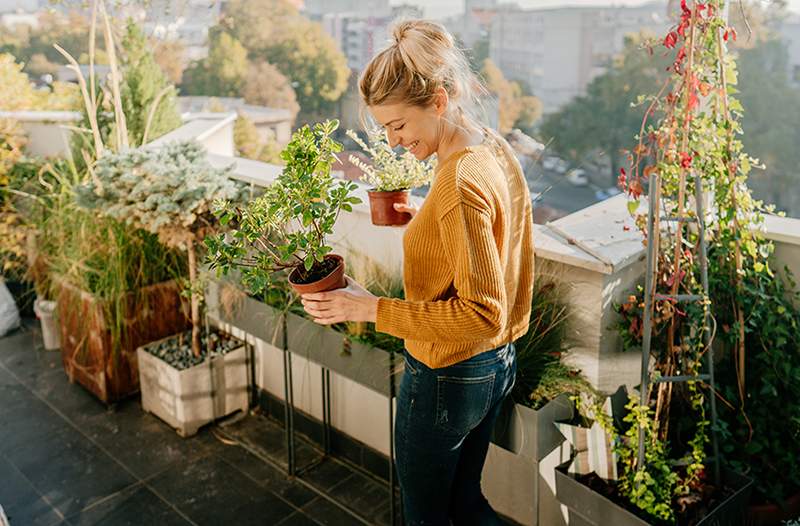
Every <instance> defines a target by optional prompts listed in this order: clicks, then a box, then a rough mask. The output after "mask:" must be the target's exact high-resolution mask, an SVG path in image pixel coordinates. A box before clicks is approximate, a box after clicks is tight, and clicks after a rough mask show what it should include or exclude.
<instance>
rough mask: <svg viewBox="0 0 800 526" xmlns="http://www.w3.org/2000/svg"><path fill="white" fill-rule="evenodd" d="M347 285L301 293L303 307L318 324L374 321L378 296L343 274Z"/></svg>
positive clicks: (376, 313)
mask: <svg viewBox="0 0 800 526" xmlns="http://www.w3.org/2000/svg"><path fill="white" fill-rule="evenodd" d="M345 278H346V279H347V286H346V287H345V288H343V289H338V290H332V291H329V292H314V293H311V294H303V295H302V296H300V297H301V300H302V303H303V308H304V309H305V310H306V312H307V313H308V314H310V315H311V316H312V317H313V318H314V322H316V323H319V324H320V325H332V324H334V323H341V322H345V321H369V322H373V323H374V322H375V320H376V319H377V315H378V296H375V295H374V294H372V293H370V292H369V291H368V290H367V289H365V288H364V287H362V286H361V285H359V284H358V283H356V282H355V281H354V280H353V278H351V277H350V276H345Z"/></svg>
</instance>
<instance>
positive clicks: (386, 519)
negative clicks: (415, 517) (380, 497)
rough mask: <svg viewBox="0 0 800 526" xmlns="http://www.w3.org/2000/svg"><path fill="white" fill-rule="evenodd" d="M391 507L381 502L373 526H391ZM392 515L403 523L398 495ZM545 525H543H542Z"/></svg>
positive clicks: (399, 523)
mask: <svg viewBox="0 0 800 526" xmlns="http://www.w3.org/2000/svg"><path fill="white" fill-rule="evenodd" d="M391 516H392V514H391V507H390V505H389V503H388V502H387V503H385V504H383V505H382V506H381V507H380V508H378V509H377V510H375V512H373V514H372V517H370V518H369V519H370V523H371V524H375V526H393V524H392V521H391ZM394 517H395V522H394V524H397V525H401V526H402V524H403V521H402V520H401V518H402V513H401V512H400V497H399V495H398V497H397V500H396V501H395V510H394ZM542 526H545V525H542Z"/></svg>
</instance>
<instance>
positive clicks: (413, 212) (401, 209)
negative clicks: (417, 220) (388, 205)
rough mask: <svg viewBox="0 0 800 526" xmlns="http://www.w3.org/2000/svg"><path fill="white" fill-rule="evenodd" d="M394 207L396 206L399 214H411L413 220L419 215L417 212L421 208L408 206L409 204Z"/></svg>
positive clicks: (398, 204)
mask: <svg viewBox="0 0 800 526" xmlns="http://www.w3.org/2000/svg"><path fill="white" fill-rule="evenodd" d="M393 206H394V209H395V210H397V211H398V212H405V213H406V214H411V217H412V218H413V217H414V216H415V215H417V212H419V208H417V207H416V206H414V205H407V204H404V203H395V204H394V205H393Z"/></svg>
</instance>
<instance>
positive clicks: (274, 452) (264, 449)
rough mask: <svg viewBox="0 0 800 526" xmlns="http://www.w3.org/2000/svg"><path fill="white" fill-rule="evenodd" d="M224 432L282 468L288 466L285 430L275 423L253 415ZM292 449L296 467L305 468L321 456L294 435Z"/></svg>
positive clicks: (298, 436)
mask: <svg viewBox="0 0 800 526" xmlns="http://www.w3.org/2000/svg"><path fill="white" fill-rule="evenodd" d="M224 431H225V433H226V434H227V435H229V436H231V437H232V438H233V439H235V440H237V441H239V442H242V443H244V444H247V446H248V447H251V448H253V449H255V450H256V451H258V452H259V454H261V455H263V456H265V457H267V458H269V459H271V460H272V461H273V462H275V463H277V464H280V465H282V466H286V465H287V464H288V460H287V458H288V455H287V447H286V430H285V429H283V428H282V427H280V425H278V423H277V422H276V421H274V420H272V419H270V418H266V417H264V416H260V415H254V418H247V419H244V420H240V421H239V422H236V423H235V424H232V425H229V426H226V427H225V429H224ZM294 447H295V462H296V464H297V465H298V466H305V465H307V464H309V463H310V462H312V461H314V460H315V459H318V458H319V457H320V456H321V453H320V452H319V451H317V450H316V449H315V448H314V447H312V446H311V445H310V444H309V442H308V441H307V440H306V439H305V438H304V437H303V436H302V435H300V434H296V435H295V446H294Z"/></svg>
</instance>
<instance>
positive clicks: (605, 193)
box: [594, 186, 622, 201]
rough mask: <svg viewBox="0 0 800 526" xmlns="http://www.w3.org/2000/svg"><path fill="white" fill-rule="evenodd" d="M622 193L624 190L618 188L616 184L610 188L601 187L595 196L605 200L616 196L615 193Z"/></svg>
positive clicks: (599, 199)
mask: <svg viewBox="0 0 800 526" xmlns="http://www.w3.org/2000/svg"><path fill="white" fill-rule="evenodd" d="M620 193H622V192H621V191H620V189H619V188H617V187H616V186H612V187H610V188H601V189H599V190H597V191H596V192H595V193H594V197H595V199H597V200H598V201H605V200H606V199H608V198H609V197H614V196H615V195H618V194H620Z"/></svg>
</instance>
